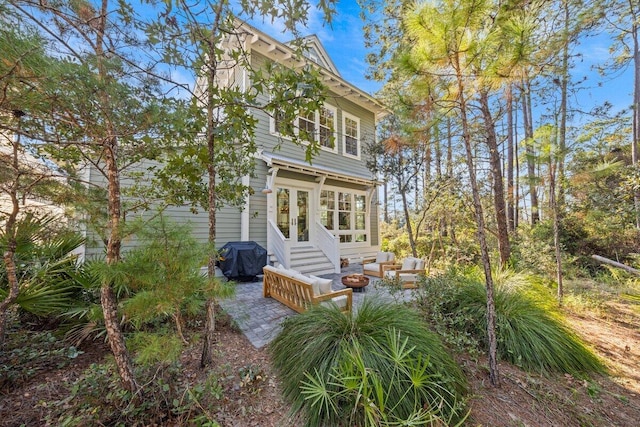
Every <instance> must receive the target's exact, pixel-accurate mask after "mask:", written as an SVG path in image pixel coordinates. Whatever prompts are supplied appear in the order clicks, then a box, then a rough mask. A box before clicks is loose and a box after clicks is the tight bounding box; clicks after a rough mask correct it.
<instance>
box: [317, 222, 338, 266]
mask: <svg viewBox="0 0 640 427" xmlns="http://www.w3.org/2000/svg"><path fill="white" fill-rule="evenodd" d="M316 243H317V245H318V248H319V249H320V250H321V251H322V252H323V253H324V255H325V256H326V257H327V258H328V259H329V261H330V262H331V264H333V270H334V271H333V272H334V273H340V245H339V243H340V241H339V239H338V237H337V236H334V235H333V233H331V232H330V231H329V230H327V228H326V227H325V226H324V225H322V224H321V223H320V222H319V221H316Z"/></svg>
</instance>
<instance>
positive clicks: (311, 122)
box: [298, 111, 316, 141]
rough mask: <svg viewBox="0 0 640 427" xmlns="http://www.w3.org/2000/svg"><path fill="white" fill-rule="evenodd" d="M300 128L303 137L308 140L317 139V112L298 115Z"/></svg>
mask: <svg viewBox="0 0 640 427" xmlns="http://www.w3.org/2000/svg"><path fill="white" fill-rule="evenodd" d="M298 129H299V132H300V133H299V135H300V137H301V138H303V139H304V140H307V141H311V140H312V139H316V137H315V135H316V113H315V111H311V112H309V113H306V114H301V115H300V116H298Z"/></svg>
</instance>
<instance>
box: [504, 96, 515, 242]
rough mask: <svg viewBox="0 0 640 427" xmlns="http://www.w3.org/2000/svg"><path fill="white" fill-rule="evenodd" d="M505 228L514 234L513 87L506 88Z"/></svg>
mask: <svg viewBox="0 0 640 427" xmlns="http://www.w3.org/2000/svg"><path fill="white" fill-rule="evenodd" d="M506 98H507V226H508V228H509V231H511V232H514V231H515V229H516V218H515V203H514V201H515V194H514V186H513V157H514V150H513V147H514V146H513V143H514V141H513V139H514V138H513V134H514V132H515V129H514V127H513V85H511V84H509V85H508V86H507V93H506Z"/></svg>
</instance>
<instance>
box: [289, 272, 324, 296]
mask: <svg viewBox="0 0 640 427" xmlns="http://www.w3.org/2000/svg"><path fill="white" fill-rule="evenodd" d="M292 278H293V279H296V280H300V281H301V282H304V283H308V284H310V285H311V287H312V288H313V294H314V295H319V292H320V288H319V285H318V282H317V281H316V280H314V279H313V278H311V277H307V276H305V275H304V274H300V273H297V274H294V275H293V276H292Z"/></svg>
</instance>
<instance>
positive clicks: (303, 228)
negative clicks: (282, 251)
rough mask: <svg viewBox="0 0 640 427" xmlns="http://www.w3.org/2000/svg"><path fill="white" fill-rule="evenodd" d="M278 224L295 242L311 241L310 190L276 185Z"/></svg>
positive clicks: (288, 237) (286, 235) (283, 232)
mask: <svg viewBox="0 0 640 427" xmlns="http://www.w3.org/2000/svg"><path fill="white" fill-rule="evenodd" d="M276 188H277V189H276V224H277V225H278V228H279V229H280V232H282V234H283V235H284V237H285V238H287V239H291V242H292V243H294V244H303V243H305V242H309V230H310V224H311V218H310V215H311V209H310V205H311V202H310V197H311V191H310V190H302V189H299V188H291V187H284V186H278V187H276Z"/></svg>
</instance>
